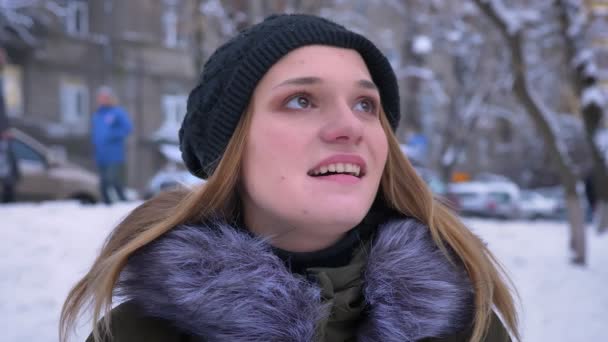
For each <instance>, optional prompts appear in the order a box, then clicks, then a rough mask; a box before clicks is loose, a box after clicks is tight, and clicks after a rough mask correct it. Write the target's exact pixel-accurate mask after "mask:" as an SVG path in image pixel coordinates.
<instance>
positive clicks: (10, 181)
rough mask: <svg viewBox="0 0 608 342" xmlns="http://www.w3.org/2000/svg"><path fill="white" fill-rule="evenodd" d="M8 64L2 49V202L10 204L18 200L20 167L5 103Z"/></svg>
mask: <svg viewBox="0 0 608 342" xmlns="http://www.w3.org/2000/svg"><path fill="white" fill-rule="evenodd" d="M5 63H6V53H5V51H4V50H3V49H1V48H0V183H1V184H0V187H1V189H0V191H1V192H2V197H1V198H0V202H2V203H10V202H14V201H15V200H16V187H17V182H18V181H19V178H20V177H19V165H18V163H17V158H16V156H15V154H14V153H13V149H12V148H11V134H10V130H9V128H10V125H9V120H8V115H7V109H6V103H5V101H4V77H3V76H2V70H3V69H4V64H5Z"/></svg>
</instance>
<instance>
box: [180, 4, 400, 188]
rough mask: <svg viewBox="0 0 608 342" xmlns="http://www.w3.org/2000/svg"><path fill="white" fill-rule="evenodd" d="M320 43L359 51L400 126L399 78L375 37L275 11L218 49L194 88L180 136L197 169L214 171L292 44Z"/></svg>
mask: <svg viewBox="0 0 608 342" xmlns="http://www.w3.org/2000/svg"><path fill="white" fill-rule="evenodd" d="M315 44H318V45H330V46H336V47H341V48H347V49H354V50H356V51H357V52H359V54H360V55H361V56H362V57H363V60H364V61H365V63H366V64H367V68H368V69H369V72H370V74H371V76H372V79H373V81H374V83H375V84H376V85H377V86H378V88H379V90H380V98H381V101H382V106H383V109H384V111H385V113H386V115H387V118H388V121H389V122H390V125H391V127H392V128H393V130H395V129H396V127H397V125H398V123H399V117H400V114H399V89H398V85H397V79H396V77H395V73H394V72H393V69H392V67H391V65H390V63H389V62H388V60H387V59H386V57H385V56H384V55H383V54H382V52H380V50H379V49H378V48H377V47H376V46H375V45H374V44H373V43H372V42H371V41H369V40H368V39H367V38H365V37H363V36H361V35H359V34H357V33H354V32H352V31H349V30H347V29H346V28H344V27H343V26H341V25H338V24H336V23H334V22H331V21H329V20H327V19H323V18H320V17H316V16H311V15H304V14H281V15H272V16H270V17H268V18H266V19H265V20H264V21H263V22H261V23H259V24H256V25H254V26H251V27H249V28H247V29H246V30H244V31H242V32H240V33H239V34H238V35H237V36H235V37H234V38H232V39H231V40H230V41H228V42H227V43H225V44H224V45H222V46H221V47H220V48H219V49H217V50H216V51H215V52H214V53H213V55H212V56H211V57H210V58H209V60H208V61H207V63H205V65H204V67H203V72H202V74H201V77H200V80H199V83H198V85H197V86H196V87H195V88H194V89H193V90H192V91H191V92H190V95H189V97H188V107H187V113H186V116H185V118H184V121H183V123H182V127H181V129H180V130H179V141H180V150H181V152H182V158H183V160H184V162H185V164H186V167H187V168H188V170H189V171H190V172H191V173H192V174H194V175H195V176H197V177H200V178H203V179H206V178H208V177H209V176H210V175H211V174H212V173H213V171H214V169H215V167H216V166H217V163H218V162H219V160H220V159H221V157H222V155H223V153H224V150H225V149H226V146H227V145H228V142H229V140H230V138H231V137H232V134H233V133H234V130H235V129H236V126H237V124H238V122H239V119H240V118H241V115H242V114H243V113H244V111H245V109H246V108H247V106H248V104H249V101H250V97H251V95H252V93H253V91H254V89H255V87H256V86H257V84H258V82H259V81H260V80H261V79H262V77H263V76H264V74H265V73H266V72H267V71H268V70H269V69H270V68H271V67H272V65H274V64H275V63H276V62H277V61H279V59H281V57H283V56H285V55H286V54H287V53H289V52H290V51H292V50H295V49H297V48H299V47H302V46H305V45H315Z"/></svg>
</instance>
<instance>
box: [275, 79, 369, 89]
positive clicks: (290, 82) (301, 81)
mask: <svg viewBox="0 0 608 342" xmlns="http://www.w3.org/2000/svg"><path fill="white" fill-rule="evenodd" d="M319 83H323V80H322V79H321V78H319V77H313V76H310V77H296V78H290V79H288V80H285V81H283V82H281V83H279V84H278V85H276V86H274V87H273V89H274V88H278V87H282V86H286V85H312V84H319ZM357 85H358V86H359V87H361V88H366V89H372V90H378V87H377V86H376V84H374V82H372V81H370V80H359V81H357Z"/></svg>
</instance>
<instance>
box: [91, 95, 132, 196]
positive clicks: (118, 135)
mask: <svg viewBox="0 0 608 342" xmlns="http://www.w3.org/2000/svg"><path fill="white" fill-rule="evenodd" d="M117 102H118V101H117V98H116V95H115V94H114V91H113V90H112V88H110V87H106V86H104V87H101V88H99V90H98V91H97V106H98V108H97V111H96V112H95V113H93V119H92V141H93V145H94V147H95V161H96V163H97V169H98V172H99V178H100V187H101V195H102V197H103V201H104V202H105V203H106V204H111V203H112V199H111V198H110V189H113V190H114V191H115V192H116V195H117V196H118V198H119V200H121V201H125V200H126V197H125V193H124V188H123V184H124V182H123V173H124V165H125V140H126V139H127V137H128V136H129V134H130V133H131V131H132V129H133V125H132V124H131V120H130V119H129V115H128V114H127V112H126V111H125V110H124V109H122V108H120V107H119V106H118V105H117Z"/></svg>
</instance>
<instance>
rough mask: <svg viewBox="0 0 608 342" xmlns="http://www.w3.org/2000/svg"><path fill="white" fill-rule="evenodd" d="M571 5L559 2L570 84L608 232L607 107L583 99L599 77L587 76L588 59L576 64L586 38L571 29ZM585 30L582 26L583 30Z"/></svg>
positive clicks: (600, 222) (600, 218)
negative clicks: (603, 132)
mask: <svg viewBox="0 0 608 342" xmlns="http://www.w3.org/2000/svg"><path fill="white" fill-rule="evenodd" d="M568 6H569V5H568V4H567V3H566V2H565V1H564V0H561V1H559V11H560V24H561V32H562V37H563V38H564V41H565V43H566V56H567V60H568V62H569V64H570V65H572V68H571V69H570V72H569V74H570V83H571V84H572V86H573V88H574V90H575V92H576V94H577V95H578V97H579V103H581V114H582V116H583V122H584V126H585V132H586V135H587V136H586V140H587V143H588V144H589V148H590V150H591V157H592V158H593V170H592V175H591V177H592V184H593V187H594V189H595V191H596V194H595V195H596V202H597V203H595V208H594V209H595V210H594V212H595V217H596V219H595V220H594V221H595V223H596V224H597V231H598V232H600V233H603V232H606V231H608V209H607V208H606V206H607V205H608V167H607V166H606V161H605V160H604V157H603V156H602V153H601V151H600V149H599V147H598V146H597V144H596V143H595V141H594V137H595V134H596V133H597V130H598V129H599V128H600V122H601V119H602V117H603V116H604V113H603V109H602V108H601V107H600V106H598V105H596V104H594V103H589V104H585V103H583V102H582V101H581V99H582V98H583V93H584V92H585V90H586V89H587V88H590V87H594V86H596V84H597V79H596V78H595V77H593V76H587V75H585V70H586V66H587V65H586V64H587V63H588V61H581V62H580V63H578V65H576V64H574V63H573V62H574V58H575V56H576V55H577V53H578V51H579V48H580V43H581V42H582V41H583V40H582V37H580V33H579V34H578V35H577V36H573V32H569V28H570V26H571V25H570V24H571V22H570V16H569V15H568ZM581 30H582V29H581Z"/></svg>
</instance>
